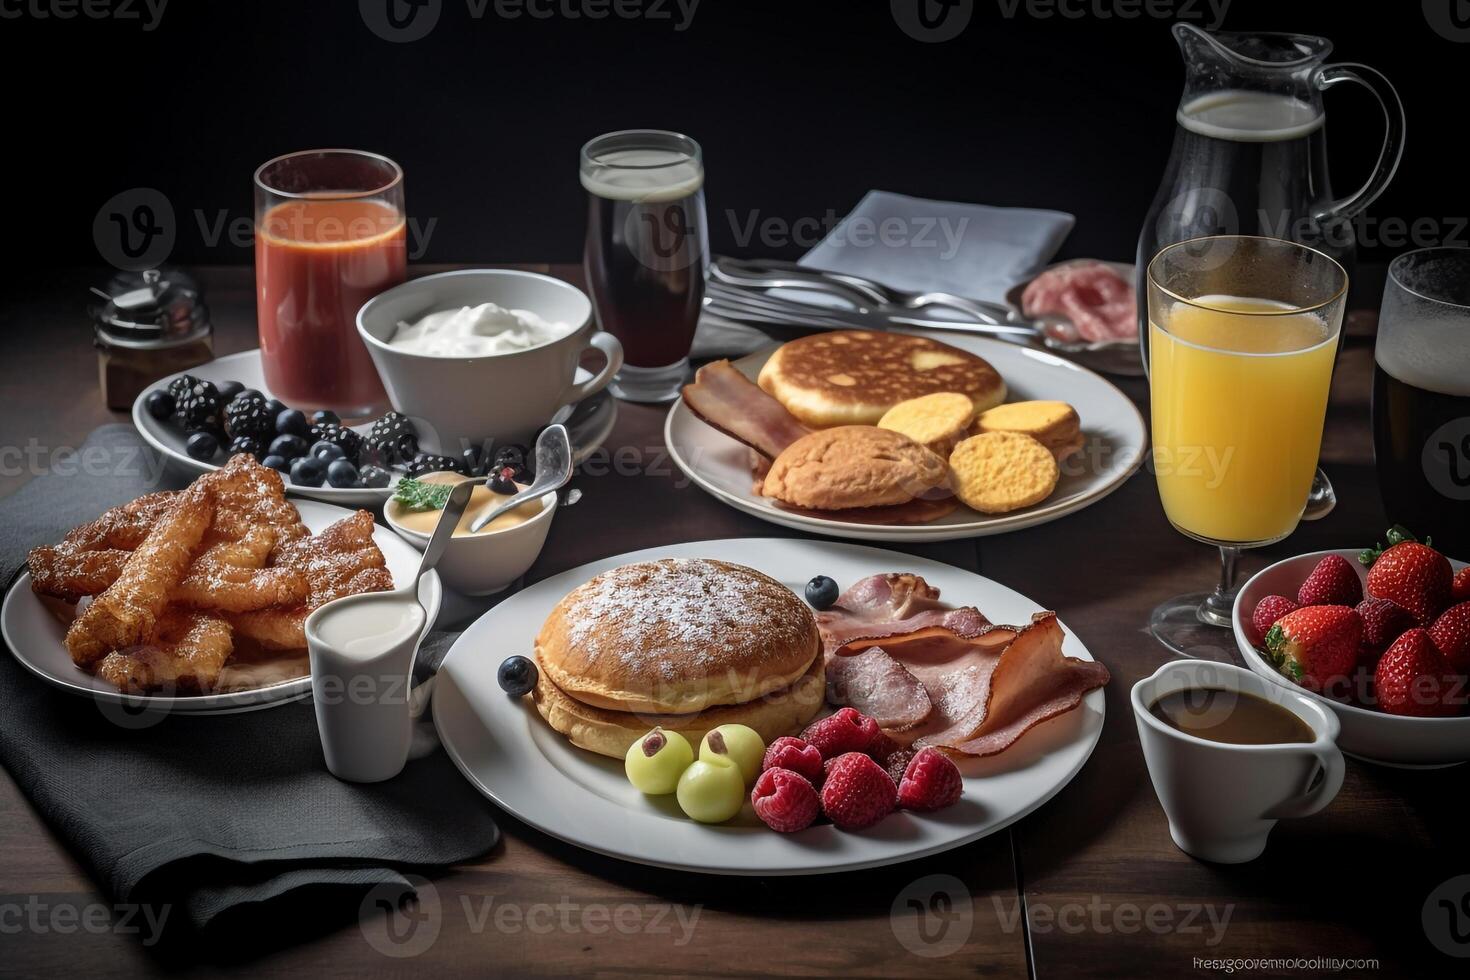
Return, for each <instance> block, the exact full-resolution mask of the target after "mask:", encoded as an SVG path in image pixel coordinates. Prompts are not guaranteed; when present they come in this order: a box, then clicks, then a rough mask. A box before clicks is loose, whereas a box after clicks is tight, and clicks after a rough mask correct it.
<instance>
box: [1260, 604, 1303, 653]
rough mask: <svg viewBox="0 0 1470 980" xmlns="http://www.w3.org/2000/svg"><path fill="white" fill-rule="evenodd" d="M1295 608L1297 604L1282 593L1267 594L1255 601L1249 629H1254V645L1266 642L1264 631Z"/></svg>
mask: <svg viewBox="0 0 1470 980" xmlns="http://www.w3.org/2000/svg"><path fill="white" fill-rule="evenodd" d="M1296 608H1297V604H1296V603H1294V602H1292V601H1291V600H1290V599H1288V598H1287V597H1286V596H1284V595H1268V596H1266V597H1265V598H1264V599H1262V600H1261V601H1260V602H1258V603H1256V608H1255V611H1254V612H1252V613H1251V629H1252V630H1254V631H1255V635H1254V636H1253V637H1252V639H1253V640H1254V641H1255V644H1254V645H1255V646H1260V645H1261V644H1262V643H1264V642H1266V633H1267V631H1269V630H1270V629H1271V627H1273V626H1275V625H1276V621H1277V620H1278V619H1280V618H1281V617H1282V616H1285V615H1286V614H1287V613H1289V612H1292V611H1293V610H1295V609H1296Z"/></svg>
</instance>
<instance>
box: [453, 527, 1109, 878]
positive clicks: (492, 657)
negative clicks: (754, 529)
mask: <svg viewBox="0 0 1470 980" xmlns="http://www.w3.org/2000/svg"><path fill="white" fill-rule="evenodd" d="M656 559H708V560H713V561H714V562H728V563H731V564H735V565H742V566H746V567H747V568H751V569H755V570H756V571H758V572H761V573H764V574H765V575H767V576H770V578H772V579H775V580H776V582H778V583H780V584H781V585H783V586H785V587H786V588H787V589H789V590H792V591H793V592H795V593H797V594H800V591H801V590H802V588H803V586H804V584H805V583H806V582H807V581H808V580H809V579H810V578H812V577H813V576H814V575H828V576H831V577H832V578H834V579H835V580H836V581H837V582H838V583H839V585H841V586H843V587H846V586H847V585H848V584H850V583H852V582H856V581H858V580H860V579H863V578H865V577H867V576H869V575H874V574H879V573H885V572H895V571H902V572H913V573H915V574H918V575H921V576H923V577H924V578H925V579H926V580H927V581H928V582H929V583H930V584H931V585H934V586H937V587H938V588H939V589H940V590H941V593H942V595H943V597H944V599H945V600H946V601H948V602H950V603H953V604H956V605H959V604H964V605H974V606H976V607H978V608H979V609H980V610H981V612H983V613H984V614H985V615H986V616H988V617H989V618H990V619H991V620H992V621H993V622H997V623H1011V622H1016V623H1025V622H1028V621H1030V618H1031V614H1032V613H1034V612H1037V611H1038V610H1039V609H1040V608H1041V607H1040V606H1038V605H1037V604H1036V603H1034V602H1032V601H1031V600H1030V599H1028V598H1026V597H1025V596H1023V595H1020V594H1019V593H1017V592H1014V591H1012V590H1011V589H1008V588H1006V587H1005V586H1003V585H999V584H998V583H996V582H993V581H991V580H989V579H986V578H983V577H981V576H979V575H975V574H973V573H971V572H966V571H963V570H961V569H957V568H954V567H953V566H950V565H944V564H941V563H939V562H934V561H928V560H925V559H921V558H914V557H911V556H908V555H902V554H898V553H896V552H891V551H886V550H881V549H876V548H869V547H862V546H857V545H848V544H840V543H836V542H825V541H810V540H802V539H768V538H765V539H763V538H751V539H731V540H722V541H702V542H692V543H688V544H678V545H669V546H665V547H660V548H650V549H647V550H644V551H638V552H633V553H630V554H625V555H619V556H616V557H613V558H607V559H604V560H601V561H597V562H592V563H590V564H587V565H583V566H581V567H579V568H574V569H571V570H569V571H567V572H563V573H562V574H560V575H556V576H553V577H551V578H549V579H545V580H544V581H541V582H538V583H536V584H535V585H533V586H530V587H529V588H527V589H524V590H522V591H521V592H519V593H517V594H515V595H513V596H511V597H510V598H508V599H506V600H505V601H504V602H502V603H500V604H499V605H497V606H496V607H495V608H493V609H491V610H490V611H489V612H487V613H486V614H485V615H484V616H482V617H481V618H480V619H479V620H477V621H476V622H475V623H474V624H473V625H471V626H470V627H469V629H467V630H466V631H465V632H464V634H463V635H462V636H461V637H460V638H459V639H458V641H456V643H455V645H454V647H453V648H452V649H451V650H450V651H449V654H448V655H447V656H446V658H445V660H444V663H443V666H442V667H441V668H440V671H439V675H438V680H437V686H436V689H435V692H434V700H433V713H434V722H435V725H436V726H437V728H438V731H439V736H440V739H441V740H442V742H443V744H444V747H445V749H446V751H447V752H448V753H449V755H450V757H451V758H452V759H453V760H454V762H455V764H456V765H457V766H458V767H459V768H460V771H461V772H463V773H464V774H465V776H466V777H467V778H468V779H469V780H470V782H471V783H473V784H474V785H475V786H476V787H477V788H479V790H480V791H481V792H482V793H484V794H485V795H486V796H487V797H489V798H490V799H491V800H493V801H494V802H495V803H496V804H498V805H499V806H501V807H502V808H504V809H505V810H506V811H507V812H509V813H511V814H512V815H514V816H515V817H517V818H518V819H520V820H523V821H525V822H526V823H528V824H530V825H531V826H533V827H536V828H537V829H538V830H541V831H543V832H545V833H547V834H550V835H552V836H554V837H557V838H559V839H561V840H564V841H567V842H569V843H571V844H575V845H577V846H579V847H583V848H586V849H588V850H591V851H595V852H597V853H599V854H605V855H609V856H612V857H616V858H620V859H623V860H627V861H632V862H637V863H641V864H648V865H654V866H658V867H664V868H673V869H678V870H686V871H695V872H703V873H709V874H730V875H798V874H824V873H829V872H836V871H851V870H858V869H862V868H871V867H878V866H880V865H887V864H895V863H899V862H903V861H909V860H914V859H917V858H920V857H924V856H926V855H929V854H934V853H937V852H940V851H945V850H948V849H950V848H954V847H959V846H961V845H963V844H966V843H969V842H971V841H974V840H978V839H979V838H982V837H985V836H987V835H989V834H993V833H995V832H996V831H998V830H1000V829H1002V828H1004V827H1006V826H1008V825H1009V824H1011V823H1013V822H1015V821H1016V820H1019V819H1020V818H1022V817H1023V816H1025V815H1026V814H1028V813H1030V812H1031V811H1033V810H1035V809H1036V808H1037V807H1039V806H1041V805H1042V804H1043V803H1045V802H1046V801H1047V800H1049V799H1050V798H1051V797H1052V796H1053V795H1055V794H1056V793H1057V792H1058V791H1059V790H1061V788H1062V787H1063V786H1065V785H1066V784H1067V783H1068V782H1069V781H1070V780H1071V779H1072V777H1073V776H1074V775H1075V774H1076V773H1077V772H1078V771H1079V770H1080V769H1081V768H1082V766H1083V765H1084V764H1085V763H1086V761H1087V759H1088V757H1089V756H1090V755H1091V754H1092V750H1093V748H1094V746H1095V745H1096V744H1097V740H1098V737H1099V735H1100V734H1101V732H1102V725H1103V714H1104V701H1103V692H1102V690H1100V689H1099V690H1094V691H1092V692H1090V693H1088V694H1087V695H1086V696H1085V697H1084V698H1083V700H1082V703H1081V705H1080V706H1079V707H1078V708H1077V709H1076V710H1073V711H1071V712H1068V713H1066V714H1064V715H1061V716H1058V717H1055V718H1052V719H1050V720H1048V721H1045V722H1042V723H1041V724H1039V725H1037V726H1036V727H1034V728H1032V729H1031V730H1029V731H1028V732H1026V734H1025V735H1024V736H1023V737H1022V738H1021V739H1020V741H1018V742H1017V743H1016V744H1014V745H1012V746H1011V747H1010V748H1008V749H1006V750H1005V751H1004V752H1002V753H1000V754H999V755H995V756H991V757H989V758H985V759H976V758H967V759H963V760H961V761H960V763H959V764H960V769H961V772H962V773H963V774H964V782H965V785H964V794H963V797H962V798H961V800H960V802H959V803H958V804H956V805H955V806H952V807H950V808H948V809H945V810H941V811H938V812H936V813H930V814H919V813H910V812H907V811H901V812H898V813H894V814H890V815H889V816H888V817H886V818H885V819H884V820H882V821H881V822H879V823H878V824H876V825H874V826H872V827H870V828H868V829H867V830H863V831H851V832H849V831H842V830H838V829H837V828H835V827H833V826H831V825H830V824H818V825H813V826H811V827H808V828H807V829H806V830H803V831H800V832H797V833H795V834H780V833H777V832H775V831H773V830H771V829H770V828H768V827H766V826H765V825H764V824H762V823H761V822H760V821H759V820H758V819H757V818H756V817H755V815H754V813H753V812H752V810H751V808H750V805H749V802H748V801H747V803H746V804H745V806H744V808H743V809H742V811H741V812H740V813H739V814H738V815H737V816H736V817H734V818H733V819H732V820H730V821H729V822H727V823H724V824H714V825H711V824H700V823H696V822H694V821H692V820H690V819H688V818H687V817H685V816H684V815H683V814H682V813H681V812H680V810H679V808H678V805H677V804H676V803H675V800H674V798H673V797H672V796H666V797H648V796H644V795H643V794H641V793H640V792H638V791H637V790H636V789H634V788H633V787H632V786H631V785H630V784H629V783H628V781H627V778H626V776H625V773H624V767H623V763H622V760H621V758H614V757H611V756H609V755H604V754H598V753H595V752H592V751H588V750H586V749H583V748H578V747H577V746H575V745H573V744H572V743H571V741H569V738H568V735H563V734H562V733H561V732H560V731H558V730H554V729H553V728H552V727H551V724H549V723H548V721H547V720H545V719H543V716H542V713H541V712H540V711H538V708H537V703H538V702H541V697H542V696H541V691H543V690H544V689H545V684H546V676H545V673H544V672H543V674H542V678H541V682H540V683H539V684H538V690H537V693H536V694H535V695H531V696H526V697H523V698H515V697H511V696H510V695H508V694H507V693H506V692H505V691H504V690H502V689H501V687H500V685H499V683H498V682H497V678H496V673H497V670H498V669H499V666H500V664H501V662H502V661H504V660H505V659H506V658H508V657H511V656H515V655H523V656H531V655H532V650H533V645H534V643H535V641H536V639H537V637H538V634H540V633H541V631H542V628H543V624H545V623H546V622H547V619H548V617H549V616H551V615H552V614H553V612H554V611H555V612H558V614H560V611H561V610H560V609H559V607H560V604H561V603H562V600H563V598H564V597H565V596H567V594H568V593H571V592H573V590H576V589H578V587H579V586H582V585H584V584H585V583H588V582H589V581H590V580H592V579H594V578H595V577H597V576H599V575H602V574H603V573H605V572H608V571H610V570H612V569H614V568H619V567H620V566H624V565H627V564H629V563H633V562H646V561H653V560H656ZM664 584H665V583H660V586H661V587H660V588H657V589H652V590H648V591H647V592H646V594H647V595H649V596H651V597H654V596H662V595H667V593H668V591H669V590H668V589H666V588H663V587H662V586H663V585H664ZM690 587H694V588H703V587H704V586H703V585H700V584H698V583H693V584H691V586H690ZM582 592H583V593H585V592H586V590H582ZM579 594H581V593H579ZM772 600H773V597H772V596H771V595H769V594H768V593H767V594H764V595H758V596H757V597H756V601H755V602H754V603H753V605H755V606H757V607H762V608H764V606H763V604H769V603H770V602H771V601H772ZM649 601H650V605H649V607H648V608H647V609H645V610H644V611H643V613H644V615H647V616H670V615H672V614H674V613H675V612H676V610H675V609H674V607H675V606H677V605H678V604H677V603H676V602H675V603H673V604H672V605H671V604H670V603H669V600H667V599H657V598H651V599H650V600H649ZM798 601H800V600H798ZM721 603H722V604H728V603H726V601H725V599H723V598H722V600H721ZM617 606H618V603H617V602H616V599H615V597H614V596H602V597H600V598H594V599H593V600H592V604H591V606H590V607H589V608H592V609H598V608H599V607H600V608H601V610H602V612H603V613H610V612H612V611H613V610H614V608H615V607H617ZM626 613H627V611H626V610H624V609H621V608H618V609H617V615H620V616H621V615H626ZM747 618H748V614H747V613H744V612H739V611H737V612H735V613H733V614H732V618H730V619H729V620H728V622H729V623H730V624H731V625H733V626H735V627H738V626H739V625H740V623H742V622H744V621H745V619H747ZM616 621H617V617H616V616H608V615H605V616H604V617H603V619H602V622H604V623H606V622H616ZM569 628H570V630H571V631H572V633H573V634H575V631H576V630H577V629H578V628H579V627H578V626H577V625H576V624H572V625H571V626H570V627H569ZM580 628H581V629H584V630H585V629H588V628H589V627H588V626H587V625H585V624H584V625H583V626H582V627H580ZM717 633H718V630H715V629H712V628H711V627H710V624H688V635H690V636H692V637H702V638H704V640H703V641H702V642H711V643H712V646H711V648H710V649H713V647H714V646H717V645H718V641H714V640H712V638H713V637H714V636H715V635H717ZM604 639H606V638H604ZM614 639H616V638H614ZM743 645H744V646H748V645H749V644H748V643H747V644H743ZM1063 649H1064V652H1065V653H1066V654H1067V655H1069V656H1072V657H1078V658H1081V659H1085V660H1091V659H1093V658H1092V656H1091V654H1089V653H1088V651H1087V649H1086V647H1085V646H1083V644H1082V643H1081V641H1080V640H1078V638H1077V637H1076V636H1074V635H1072V634H1071V633H1070V631H1068V632H1067V636H1066V639H1065V641H1064V644H1063ZM711 655H712V654H711ZM776 659H778V660H779V659H780V658H776ZM788 659H789V658H788ZM818 659H819V660H820V655H818ZM646 666H647V667H648V668H650V669H663V662H660V663H658V664H649V665H646ZM790 666H791V664H790V663H783V665H782V666H781V668H780V669H781V670H785V668H786V667H790ZM676 673H677V672H675V671H672V670H669V671H667V677H666V680H665V682H664V683H666V684H671V685H673V686H674V687H677V682H678V679H679V678H678V677H677V676H676ZM796 673H798V674H800V673H801V671H799V670H798V671H796ZM804 678H805V675H804V674H803V675H802V677H799V678H798V679H797V680H796V681H795V682H794V683H793V684H792V686H791V687H790V688H789V689H787V690H789V691H799V690H802V685H803V683H804ZM777 693H778V696H776V697H774V698H772V697H770V696H769V695H768V696H767V697H764V698H761V699H760V700H767V701H773V702H775V703H778V704H779V703H780V701H781V700H782V699H781V697H780V696H779V693H780V692H777ZM583 696H585V695H583ZM797 696H805V695H804V694H802V695H797ZM542 703H544V702H542ZM583 707H584V708H585V706H583ZM746 707H748V706H747V705H738V704H737V705H733V706H728V707H722V708H718V709H713V711H715V712H719V711H731V712H738V711H739V710H740V709H742V708H746ZM749 707H755V702H754V701H752V702H751V704H750V705H749ZM755 710H757V711H760V710H764V709H762V708H759V707H755ZM825 712H826V709H825V708H822V709H818V714H819V715H820V714H824V713H825ZM609 714H610V713H609V712H606V711H598V710H580V711H579V712H578V717H579V718H580V719H581V720H582V721H583V722H586V723H587V727H583V728H581V729H575V728H574V727H573V726H571V725H561V726H560V727H562V728H565V729H566V730H567V731H568V732H569V733H571V734H572V735H573V737H580V738H588V739H595V738H598V737H620V736H621V733H618V732H613V731H611V729H612V728H613V727H614V726H613V725H612V724H599V722H598V719H601V718H606V717H608V715H609ZM616 714H619V715H622V714H624V713H621V712H619V713H616ZM626 715H627V716H628V717H629V718H630V719H632V720H631V721H629V722H628V723H627V724H624V725H621V726H620V727H623V728H627V727H629V726H632V727H640V726H644V723H645V722H648V724H647V726H646V727H652V722H651V721H649V719H650V717H652V716H646V715H640V714H638V713H636V712H627V713H626ZM659 717H660V718H668V717H669V716H667V715H664V716H659ZM713 720H714V721H715V723H723V722H725V721H736V720H738V719H737V717H736V716H735V715H733V714H732V715H730V716H728V717H726V716H721V717H719V718H715V719H713ZM746 720H749V721H751V722H752V723H753V725H761V724H763V723H765V722H768V721H770V720H771V719H770V718H765V717H763V718H761V719H760V720H757V719H756V718H754V717H752V716H747V717H746ZM660 723H662V722H660ZM800 727H801V724H797V725H795V726H794V729H793V730H791V731H786V732H782V733H783V734H795V733H796V731H797V730H799V729H800ZM599 728H600V729H601V731H599V730H598V729H599ZM630 730H631V729H630ZM638 734H641V732H640V733H638ZM772 736H773V733H768V739H769V737H772ZM633 737H634V738H636V737H637V735H634V736H633ZM747 789H748V788H747Z"/></svg>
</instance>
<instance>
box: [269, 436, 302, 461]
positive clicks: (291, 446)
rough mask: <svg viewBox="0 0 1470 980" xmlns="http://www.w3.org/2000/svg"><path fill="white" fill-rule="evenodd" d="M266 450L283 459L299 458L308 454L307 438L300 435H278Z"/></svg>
mask: <svg viewBox="0 0 1470 980" xmlns="http://www.w3.org/2000/svg"><path fill="white" fill-rule="evenodd" d="M266 452H267V453H269V454H270V455H272V456H280V457H282V458H283V459H299V458H300V457H302V456H305V455H306V440H305V439H303V438H301V437H300V436H291V435H286V436H276V437H275V438H274V439H272V440H271V444H270V447H269V448H268V449H266Z"/></svg>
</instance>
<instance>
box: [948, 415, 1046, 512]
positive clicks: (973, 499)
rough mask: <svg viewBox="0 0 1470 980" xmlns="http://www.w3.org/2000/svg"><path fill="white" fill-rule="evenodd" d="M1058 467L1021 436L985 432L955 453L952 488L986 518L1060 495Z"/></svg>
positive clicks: (1039, 446) (951, 467) (951, 465)
mask: <svg viewBox="0 0 1470 980" xmlns="http://www.w3.org/2000/svg"><path fill="white" fill-rule="evenodd" d="M1060 475H1061V474H1060V471H1059V470H1058V468H1057V461H1056V460H1055V459H1054V458H1052V454H1051V452H1050V451H1048V450H1047V448H1046V447H1045V446H1043V445H1042V444H1041V443H1039V442H1037V441H1036V440H1035V439H1033V438H1031V437H1030V436H1028V435H1022V434H1021V433H1019V432H982V433H980V434H979V435H978V436H971V437H970V438H968V439H966V440H965V441H964V442H962V443H960V444H959V445H958V446H956V447H955V448H954V452H953V453H951V454H950V457H949V482H950V487H951V488H952V489H953V490H954V492H955V496H957V497H959V498H960V500H962V501H964V502H965V503H966V504H967V505H968V506H970V507H973V508H974V509H975V510H978V511H979V512H980V513H982V514H1004V513H1006V512H1007V511H1012V510H1017V509H1019V508H1021V507H1029V506H1031V505H1032V504H1036V503H1040V502H1041V501H1043V500H1045V499H1046V498H1047V497H1048V496H1050V495H1051V492H1052V491H1053V490H1055V489H1056V486H1057V479H1058V477H1059V476H1060Z"/></svg>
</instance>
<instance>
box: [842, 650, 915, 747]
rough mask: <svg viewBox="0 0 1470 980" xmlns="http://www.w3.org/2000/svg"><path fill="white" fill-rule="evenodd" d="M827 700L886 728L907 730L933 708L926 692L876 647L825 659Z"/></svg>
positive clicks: (900, 666) (903, 668) (895, 661)
mask: <svg viewBox="0 0 1470 980" xmlns="http://www.w3.org/2000/svg"><path fill="white" fill-rule="evenodd" d="M827 702H828V703H829V704H834V705H851V706H852V707H854V708H856V709H857V710H859V711H861V712H862V713H863V714H865V715H867V716H868V717H869V718H872V719H873V720H874V721H876V722H877V723H878V727H880V728H883V729H886V730H888V731H897V732H901V731H906V730H908V729H910V728H913V727H914V726H915V725H918V724H919V723H920V722H922V721H924V719H926V718H928V717H929V713H930V712H931V711H933V710H934V705H933V703H932V702H931V701H930V700H929V691H928V690H927V689H926V688H925V687H924V684H923V682H921V681H920V680H919V679H918V678H917V677H915V676H914V675H913V674H911V673H909V671H908V670H907V669H906V668H905V667H904V665H903V664H901V663H899V662H898V661H897V660H894V659H893V658H892V657H890V656H889V655H888V654H887V653H885V652H883V650H882V649H881V648H879V647H869V648H868V649H866V650H864V651H863V652H862V653H854V654H850V655H848V656H841V657H829V658H828V659H827Z"/></svg>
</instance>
